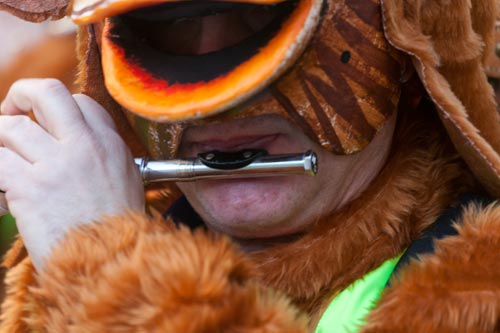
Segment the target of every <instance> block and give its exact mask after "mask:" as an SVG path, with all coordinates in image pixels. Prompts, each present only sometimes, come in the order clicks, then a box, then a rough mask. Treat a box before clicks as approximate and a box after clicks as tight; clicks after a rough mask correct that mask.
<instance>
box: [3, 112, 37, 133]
mask: <svg viewBox="0 0 500 333" xmlns="http://www.w3.org/2000/svg"><path fill="white" fill-rule="evenodd" d="M33 124H34V123H33V121H32V120H31V119H30V118H29V117H28V116H24V115H17V116H8V117H2V125H3V128H2V130H3V131H6V132H7V133H8V132H12V133H13V132H25V131H26V130H27V129H28V128H30V127H31V126H33Z"/></svg>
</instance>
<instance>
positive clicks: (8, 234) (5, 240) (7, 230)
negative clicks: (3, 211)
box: [0, 215, 17, 256]
mask: <svg viewBox="0 0 500 333" xmlns="http://www.w3.org/2000/svg"><path fill="white" fill-rule="evenodd" d="M16 234H17V229H16V223H15V221H14V218H13V217H12V216H11V215H5V216H2V217H1V218H0V256H1V255H2V252H3V251H5V250H6V249H8V248H9V246H10V244H11V243H12V241H13V240H14V238H15V236H16Z"/></svg>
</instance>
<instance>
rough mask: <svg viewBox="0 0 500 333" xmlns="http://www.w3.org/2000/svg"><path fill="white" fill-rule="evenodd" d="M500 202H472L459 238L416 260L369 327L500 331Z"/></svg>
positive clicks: (474, 332)
mask: <svg viewBox="0 0 500 333" xmlns="http://www.w3.org/2000/svg"><path fill="white" fill-rule="evenodd" d="M499 226H500V206H498V204H492V205H490V206H489V207H488V208H487V209H484V208H482V207H481V208H479V207H475V206H473V205H471V206H470V207H469V208H468V209H467V210H466V211H465V213H464V216H463V218H462V221H460V223H459V224H458V227H457V228H458V230H459V233H460V236H459V237H449V238H445V239H443V240H441V241H438V242H437V244H436V247H437V249H436V253H435V254H434V255H425V256H423V257H422V258H421V260H419V261H415V262H413V264H412V265H410V266H408V267H407V268H406V269H405V270H404V271H403V272H402V274H401V275H400V277H399V281H398V282H397V283H395V284H394V285H393V288H391V290H390V291H389V292H387V294H385V295H384V297H383V298H382V300H381V301H380V305H379V306H378V307H377V308H376V310H374V311H373V312H372V313H371V314H370V316H369V324H368V325H367V326H366V327H365V328H364V330H363V332H364V333H369V332H374V333H375V332H415V333H418V332H426V333H433V332H436V333H442V332H463V333H481V332H499V331H500V268H499V264H498V263H499V262H500V253H499V252H498V249H499V248H500V227H499Z"/></svg>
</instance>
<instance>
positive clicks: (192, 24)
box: [108, 1, 298, 85]
mask: <svg viewBox="0 0 500 333" xmlns="http://www.w3.org/2000/svg"><path fill="white" fill-rule="evenodd" d="M297 2H298V1H284V2H281V3H279V4H274V5H255V4H245V3H233V2H218V1H189V2H188V1H181V2H174V3H166V4H162V5H158V6H153V7H147V8H142V9H139V10H135V11H133V12H129V13H127V14H124V15H120V16H116V17H113V18H110V20H111V23H112V28H111V30H110V34H109V36H108V38H110V39H111V41H112V42H113V43H114V44H115V45H117V46H118V47H120V48H122V49H123V51H124V53H125V57H126V58H127V61H129V62H130V63H131V64H133V65H136V66H139V67H140V68H142V69H143V70H145V71H146V72H148V73H149V74H151V75H152V76H153V77H155V78H157V79H160V80H164V81H166V82H168V84H169V85H172V84H176V83H178V84H189V83H199V82H208V81H211V80H213V79H216V78H217V77H220V76H223V75H224V74H226V73H229V72H230V71H231V70H233V69H234V68H235V67H237V66H238V65H240V64H242V63H243V62H245V61H246V60H248V59H250V58H251V57H253V56H254V55H256V54H257V53H258V52H259V50H260V49H261V48H262V47H264V46H266V45H267V44H268V43H269V41H270V40H271V39H272V38H273V37H274V36H275V35H276V34H277V32H278V31H279V30H280V28H281V27H282V24H283V22H284V21H285V20H286V19H287V18H288V17H289V16H290V14H291V12H292V11H293V10H294V9H295V8H296V6H297Z"/></svg>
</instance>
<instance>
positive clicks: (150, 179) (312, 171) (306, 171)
mask: <svg viewBox="0 0 500 333" xmlns="http://www.w3.org/2000/svg"><path fill="white" fill-rule="evenodd" d="M247 153H248V156H247V155H246V154H247ZM259 153H262V151H256V152H252V151H251V150H247V151H243V152H238V153H237V154H241V156H240V157H241V159H239V160H238V159H236V160H231V158H233V157H234V156H233V155H234V154H233V155H231V154H227V153H220V155H219V156H218V155H217V154H218V153H216V152H213V153H212V152H209V153H207V154H204V155H203V154H200V155H199V156H198V157H197V158H192V159H184V160H180V159H176V160H166V161H150V160H149V159H148V158H136V159H135V164H137V166H138V167H139V169H140V172H141V176H142V180H143V181H144V183H145V184H147V183H156V182H167V181H170V182H172V181H175V182H190V181H195V180H199V179H221V178H223V179H227V178H248V177H265V176H280V175H281V176H285V175H309V176H314V175H316V173H317V172H318V158H317V157H316V154H315V153H314V152H312V151H310V150H309V151H307V152H305V153H300V154H287V155H267V153H266V154H265V155H263V154H259ZM227 155H230V158H227ZM221 156H222V157H223V158H222V159H220V160H219V161H217V157H221ZM224 157H226V159H224ZM217 162H218V163H217ZM8 212H9V210H8V208H7V203H6V201H5V193H4V192H3V191H1V190H0V216H2V215H5V214H7V213H8Z"/></svg>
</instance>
